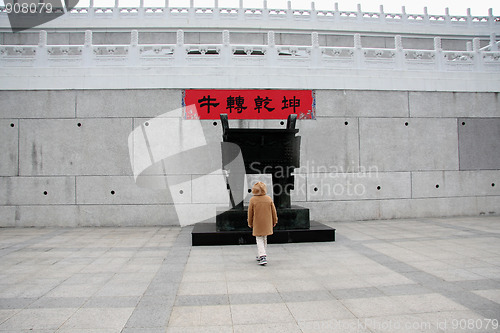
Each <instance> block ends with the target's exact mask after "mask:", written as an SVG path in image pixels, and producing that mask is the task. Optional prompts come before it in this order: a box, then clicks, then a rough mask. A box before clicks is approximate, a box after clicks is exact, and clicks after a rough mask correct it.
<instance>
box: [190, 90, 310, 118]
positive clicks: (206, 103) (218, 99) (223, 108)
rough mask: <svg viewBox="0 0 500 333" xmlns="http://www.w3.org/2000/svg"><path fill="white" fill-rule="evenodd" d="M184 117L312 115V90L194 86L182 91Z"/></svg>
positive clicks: (304, 116)
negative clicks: (200, 88)
mask: <svg viewBox="0 0 500 333" xmlns="http://www.w3.org/2000/svg"><path fill="white" fill-rule="evenodd" d="M183 102H184V105H185V106H186V114H185V116H186V119H220V117H219V115H220V114H221V113H227V115H228V118H229V119H286V118H288V115H289V114H296V115H297V118H298V119H314V117H315V110H314V107H315V103H314V91H313V90H216V89H212V90H198V89H186V90H185V92H184V101H183Z"/></svg>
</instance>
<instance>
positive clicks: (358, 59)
mask: <svg viewBox="0 0 500 333" xmlns="http://www.w3.org/2000/svg"><path fill="white" fill-rule="evenodd" d="M364 57H365V55H364V54H363V48H362V45H361V35H360V34H354V65H355V66H356V68H363V67H364Z"/></svg>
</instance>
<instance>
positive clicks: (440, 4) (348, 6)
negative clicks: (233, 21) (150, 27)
mask: <svg viewBox="0 0 500 333" xmlns="http://www.w3.org/2000/svg"><path fill="white" fill-rule="evenodd" d="M119 1H120V6H137V5H138V4H139V0H119ZM239 1H240V0H219V7H238V6H239ZM21 2H22V0H21ZM144 2H145V5H146V6H150V5H153V4H157V5H158V6H163V5H164V3H165V0H144ZM287 2H288V0H267V3H268V8H287ZM335 2H338V4H339V9H340V10H347V11H355V10H357V5H358V3H360V4H361V9H362V10H363V11H366V12H378V11H379V10H380V5H383V6H384V12H386V13H400V12H401V7H402V6H405V7H406V12H407V13H409V14H422V13H423V12H424V7H427V10H428V13H429V14H444V13H445V8H447V7H448V8H449V11H450V14H451V15H466V14H467V8H470V9H471V14H472V15H474V16H487V15H488V9H489V8H493V15H496V16H500V1H498V0H473V1H471V0H455V1H450V0H418V1H415V0H316V1H315V4H316V9H333V8H334V4H335ZM2 3H3V0H0V5H1V4H2ZM88 3H89V0H80V1H79V6H87V5H88ZM114 3H115V0H94V4H95V5H102V6H113V5H114ZM169 3H170V6H173V7H176V6H189V3H190V0H169ZM194 3H195V6H196V7H213V4H214V0H194ZM291 3H292V8H300V9H306V8H311V1H308V0H291ZM262 4H263V0H243V5H244V7H247V8H248V7H250V8H261V7H262Z"/></svg>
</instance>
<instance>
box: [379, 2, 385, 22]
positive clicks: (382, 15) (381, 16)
mask: <svg viewBox="0 0 500 333" xmlns="http://www.w3.org/2000/svg"><path fill="white" fill-rule="evenodd" d="M379 20H380V23H383V24H384V23H385V12H384V5H380V17H379Z"/></svg>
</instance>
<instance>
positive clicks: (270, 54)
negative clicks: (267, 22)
mask: <svg viewBox="0 0 500 333" xmlns="http://www.w3.org/2000/svg"><path fill="white" fill-rule="evenodd" d="M266 58H267V65H268V66H269V67H273V66H277V59H278V51H277V50H276V40H275V35H274V31H269V32H268V33H267V51H266Z"/></svg>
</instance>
